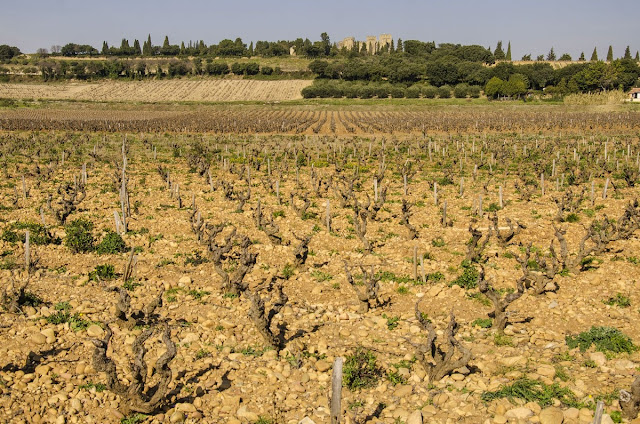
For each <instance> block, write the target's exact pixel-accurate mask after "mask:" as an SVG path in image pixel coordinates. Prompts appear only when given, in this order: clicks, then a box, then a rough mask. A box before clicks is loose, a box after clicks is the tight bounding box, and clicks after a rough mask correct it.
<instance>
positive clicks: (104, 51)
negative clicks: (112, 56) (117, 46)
mask: <svg viewBox="0 0 640 424" xmlns="http://www.w3.org/2000/svg"><path fill="white" fill-rule="evenodd" d="M108 54H109V45H108V44H107V42H106V41H103V42H102V55H103V56H107V55H108Z"/></svg>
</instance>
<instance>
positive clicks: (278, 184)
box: [276, 179, 280, 204]
mask: <svg viewBox="0 0 640 424" xmlns="http://www.w3.org/2000/svg"><path fill="white" fill-rule="evenodd" d="M276 199H278V204H280V180H279V179H278V180H276Z"/></svg>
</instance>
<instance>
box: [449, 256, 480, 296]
mask: <svg viewBox="0 0 640 424" xmlns="http://www.w3.org/2000/svg"><path fill="white" fill-rule="evenodd" d="M479 275H480V274H479V273H478V270H477V269H476V267H475V266H473V265H472V264H468V263H466V262H463V263H462V274H460V275H459V276H458V278H456V279H455V280H453V281H452V282H450V283H449V287H451V286H460V287H462V288H463V289H466V290H469V289H473V288H475V287H476V286H477V285H478V276H479Z"/></svg>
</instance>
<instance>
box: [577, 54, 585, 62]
mask: <svg viewBox="0 0 640 424" xmlns="http://www.w3.org/2000/svg"><path fill="white" fill-rule="evenodd" d="M585 60H586V59H585V58H584V52H580V58H579V59H578V62H584V61H585Z"/></svg>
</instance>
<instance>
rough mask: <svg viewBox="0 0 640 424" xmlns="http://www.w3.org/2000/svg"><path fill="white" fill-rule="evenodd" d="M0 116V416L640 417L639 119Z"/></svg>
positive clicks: (334, 113)
mask: <svg viewBox="0 0 640 424" xmlns="http://www.w3.org/2000/svg"><path fill="white" fill-rule="evenodd" d="M180 83H183V82H180ZM3 89H5V88H3ZM154 95H158V96H161V95H162V94H161V93H156V94H154ZM0 97H3V95H0ZM0 128H2V129H3V130H4V132H3V133H1V134H0V154H1V156H0V161H1V162H2V172H1V173H0V210H2V214H1V216H0V276H1V278H0V421H3V422H12V423H13V422H16V423H45V422H47V423H48V422H56V423H65V422H66V423H107V422H114V423H116V422H121V423H134V422H136V423H141V422H149V423H163V422H172V423H176V422H207V423H233V424H245V423H251V424H254V423H259V424H267V423H271V424H283V423H286V424H295V423H302V424H312V423H317V424H320V423H330V422H341V423H345V422H346V423H352V424H355V423H385V424H398V423H406V424H417V423H423V422H424V423H442V424H444V423H452V422H460V423H487V424H491V423H506V422H511V423H559V424H561V423H566V424H578V423H585V424H586V423H591V422H593V420H594V417H595V416H596V415H597V416H599V417H602V416H603V417H604V418H601V419H602V421H601V422H602V423H609V422H634V423H637V422H638V419H637V417H638V413H639V411H640V377H637V369H638V366H640V353H638V350H639V347H638V346H639V345H640V339H639V338H638V334H640V320H639V318H640V316H639V315H640V294H639V292H638V278H637V275H638V272H639V270H640V268H639V267H640V258H639V257H638V253H637V252H638V251H639V249H640V238H639V236H640V204H639V203H638V196H639V194H640V192H639V187H640V185H639V183H640V134H639V133H638V128H640V114H638V113H637V112H634V111H629V110H622V109H621V110H614V111H598V110H593V109H588V108H567V107H557V108H556V107H541V108H536V107H531V108H492V107H486V108H480V107H469V108H422V109H416V108H407V110H403V109H402V108H392V109H384V108H371V109H370V110H367V109H364V108H358V107H350V108H342V109H339V110H335V109H331V108H321V107H278V106H273V107H271V106H268V107H267V106H263V107H257V106H237V105H235V106H232V105H229V106H228V107H225V108H222V107H215V106H208V107H202V110H200V109H198V110H193V109H190V108H173V109H172V108H158V109H154V108H148V109H146V110H137V109H135V108H132V109H131V110H128V109H126V108H120V109H109V108H106V109H105V110H99V109H98V108H97V107H86V108H85V107H84V106H82V105H81V106H77V107H66V108H43V109H38V108H16V109H3V110H2V111H0ZM339 358H343V359H344V361H343V362H340V360H339ZM339 364H342V365H339ZM340 366H341V367H342V368H341V369H342V374H341V377H340V374H339V373H338V371H337V370H338V369H339V367H340ZM334 367H335V369H334ZM334 372H335V373H336V375H338V377H337V378H334V377H333V373H334ZM597 405H603V407H604V411H602V410H599V409H597ZM603 412H604V415H601V414H602V413H603ZM596 419H597V418H596ZM332 420H333V421H332Z"/></svg>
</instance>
